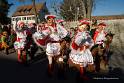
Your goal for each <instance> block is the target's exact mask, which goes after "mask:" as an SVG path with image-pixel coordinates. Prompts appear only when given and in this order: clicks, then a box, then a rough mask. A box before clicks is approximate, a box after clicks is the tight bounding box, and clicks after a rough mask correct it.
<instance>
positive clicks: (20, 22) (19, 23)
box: [17, 21, 25, 26]
mask: <svg viewBox="0 0 124 83" xmlns="http://www.w3.org/2000/svg"><path fill="white" fill-rule="evenodd" d="M21 24H25V23H24V22H22V21H19V22H18V23H17V25H18V26H20V25H21Z"/></svg>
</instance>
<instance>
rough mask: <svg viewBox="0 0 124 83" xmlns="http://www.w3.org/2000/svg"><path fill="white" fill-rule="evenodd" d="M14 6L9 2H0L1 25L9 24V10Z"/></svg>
mask: <svg viewBox="0 0 124 83" xmlns="http://www.w3.org/2000/svg"><path fill="white" fill-rule="evenodd" d="M12 5H13V4H9V3H8V1H7V0H0V24H8V20H9V18H8V17H7V15H8V12H9V8H10V7H11V6H12Z"/></svg>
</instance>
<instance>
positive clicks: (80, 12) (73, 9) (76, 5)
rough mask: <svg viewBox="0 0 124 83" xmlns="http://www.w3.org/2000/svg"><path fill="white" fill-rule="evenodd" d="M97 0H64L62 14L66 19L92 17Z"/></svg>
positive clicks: (61, 8) (61, 7)
mask: <svg viewBox="0 0 124 83" xmlns="http://www.w3.org/2000/svg"><path fill="white" fill-rule="evenodd" d="M94 2H95V0H63V3H62V4H61V6H60V15H61V16H62V17H63V18H64V19H66V20H79V19H82V18H89V19H91V13H92V8H93V6H94Z"/></svg>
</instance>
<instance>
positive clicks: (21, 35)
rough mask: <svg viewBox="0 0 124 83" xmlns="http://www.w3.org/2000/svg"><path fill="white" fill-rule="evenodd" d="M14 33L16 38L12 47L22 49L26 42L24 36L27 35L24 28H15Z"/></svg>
mask: <svg viewBox="0 0 124 83" xmlns="http://www.w3.org/2000/svg"><path fill="white" fill-rule="evenodd" d="M16 34H17V39H16V41H15V43H14V48H15V49H24V47H25V44H26V37H27V33H26V30H23V31H18V30H16Z"/></svg>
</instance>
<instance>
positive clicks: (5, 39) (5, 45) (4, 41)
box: [1, 31, 9, 54]
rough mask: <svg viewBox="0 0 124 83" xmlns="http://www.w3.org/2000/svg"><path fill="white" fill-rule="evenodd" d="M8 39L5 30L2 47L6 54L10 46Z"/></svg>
mask: <svg viewBox="0 0 124 83" xmlns="http://www.w3.org/2000/svg"><path fill="white" fill-rule="evenodd" d="M7 39H8V35H7V32H6V31H4V32H3V33H2V36H1V48H3V49H4V51H5V53H6V54H8V48H9V45H8V41H7Z"/></svg>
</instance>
